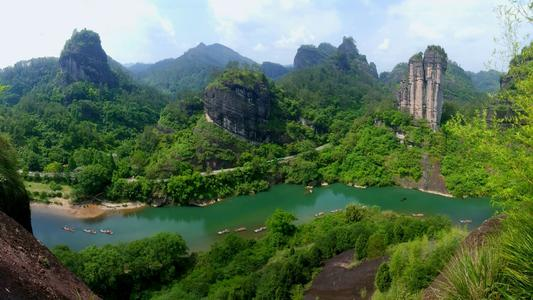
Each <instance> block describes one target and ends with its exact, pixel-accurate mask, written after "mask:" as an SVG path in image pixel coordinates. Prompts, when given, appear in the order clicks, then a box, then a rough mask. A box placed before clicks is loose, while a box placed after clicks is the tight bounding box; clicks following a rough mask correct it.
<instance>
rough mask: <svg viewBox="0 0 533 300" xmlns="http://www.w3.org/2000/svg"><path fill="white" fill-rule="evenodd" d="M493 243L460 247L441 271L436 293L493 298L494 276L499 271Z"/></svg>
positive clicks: (442, 295) (452, 296)
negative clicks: (476, 247) (441, 277)
mask: <svg viewBox="0 0 533 300" xmlns="http://www.w3.org/2000/svg"><path fill="white" fill-rule="evenodd" d="M497 252H498V251H497V248H496V247H494V246H492V245H491V246H489V245H485V246H482V247H480V248H478V249H474V250H462V251H461V252H460V254H459V255H457V256H454V257H453V258H452V259H451V261H450V263H449V264H448V266H447V268H446V269H445V271H444V273H443V274H444V280H443V281H441V282H440V284H439V286H438V291H437V293H438V294H439V297H440V298H442V299H457V300H459V299H494V296H495V295H496V293H497V288H496V282H495V277H496V276H497V274H498V273H499V272H501V267H500V266H501V260H500V257H499V255H498V253H497Z"/></svg>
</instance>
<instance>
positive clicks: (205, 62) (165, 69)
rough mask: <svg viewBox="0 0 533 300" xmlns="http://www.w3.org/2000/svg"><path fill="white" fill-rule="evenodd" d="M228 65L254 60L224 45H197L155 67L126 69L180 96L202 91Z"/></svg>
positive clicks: (154, 65) (131, 67)
mask: <svg viewBox="0 0 533 300" xmlns="http://www.w3.org/2000/svg"><path fill="white" fill-rule="evenodd" d="M230 62H237V63H239V64H241V65H256V63H255V62H254V61H253V60H251V59H249V58H246V57H244V56H242V55H240V54H239V53H237V52H235V51H233V50H232V49H230V48H228V47H226V46H224V45H221V44H212V45H205V44H203V43H200V44H199V45H198V46H196V47H194V48H192V49H189V50H188V51H187V52H185V53H184V54H183V55H182V56H180V57H178V58H175V59H165V60H162V61H159V62H157V63H155V64H135V65H132V66H130V67H129V68H128V69H129V70H130V71H131V72H132V73H133V74H134V77H135V78H137V79H139V80H140V81H141V82H144V83H147V84H149V85H151V86H154V87H157V88H160V89H162V90H164V91H167V92H170V93H179V92H185V91H200V90H202V89H203V88H204V87H206V86H207V84H208V83H209V82H210V81H211V80H212V79H213V77H214V75H215V74H216V73H218V72H220V71H222V70H223V69H224V67H226V65H227V64H228V63H230Z"/></svg>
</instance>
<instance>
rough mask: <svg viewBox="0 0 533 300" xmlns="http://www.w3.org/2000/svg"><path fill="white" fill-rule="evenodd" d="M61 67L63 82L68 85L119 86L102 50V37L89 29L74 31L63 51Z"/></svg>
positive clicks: (60, 61)
mask: <svg viewBox="0 0 533 300" xmlns="http://www.w3.org/2000/svg"><path fill="white" fill-rule="evenodd" d="M59 66H60V68H61V77H62V80H63V81H64V82H65V83H67V84H69V83H72V82H75V81H88V82H92V83H95V84H105V85H108V86H111V87H113V86H116V85H117V84H118V79H117V76H116V74H115V73H114V72H113V71H111V68H110V66H109V64H108V60H107V55H106V53H105V51H104V49H102V45H101V42H100V36H99V35H98V34H97V33H96V32H93V31H90V30H87V29H83V30H81V31H77V30H74V32H73V33H72V37H71V38H70V39H69V40H68V41H67V42H66V43H65V46H64V48H63V51H61V56H60V57H59Z"/></svg>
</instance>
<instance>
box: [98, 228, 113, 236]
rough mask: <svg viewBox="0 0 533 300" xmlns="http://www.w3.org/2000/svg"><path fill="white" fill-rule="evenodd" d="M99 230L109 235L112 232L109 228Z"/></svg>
mask: <svg viewBox="0 0 533 300" xmlns="http://www.w3.org/2000/svg"><path fill="white" fill-rule="evenodd" d="M100 232H101V233H104V234H109V235H111V234H113V231H111V230H110V229H100Z"/></svg>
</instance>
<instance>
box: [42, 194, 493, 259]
mask: <svg viewBox="0 0 533 300" xmlns="http://www.w3.org/2000/svg"><path fill="white" fill-rule="evenodd" d="M348 203H360V204H363V205H369V206H371V205H377V206H380V207H381V208H382V209H383V210H394V211H398V212H402V213H409V214H411V213H423V214H426V215H434V214H443V215H447V216H449V217H450V218H451V219H452V220H453V221H454V222H456V223H458V222H459V220H460V219H470V220H472V224H470V226H472V227H474V226H478V225H479V224H480V223H481V222H482V221H483V220H485V219H486V218H488V217H489V216H490V215H492V213H493V209H492V208H491V207H490V205H489V202H488V200H486V199H452V198H446V197H443V196H439V195H432V194H427V193H422V192H419V191H415V190H407V189H401V188H396V187H386V188H368V189H356V188H351V187H347V186H345V185H341V184H334V185H331V186H328V187H325V188H315V189H314V190H313V192H312V193H306V192H305V190H304V188H303V187H302V186H295V185H278V186H275V187H273V188H272V189H270V190H269V191H267V192H264V193H259V194H257V195H254V196H241V197H235V198H232V199H227V200H224V201H222V202H220V203H217V204H215V205H212V206H208V207H203V208H201V207H163V208H151V207H150V208H146V209H144V210H141V211H135V212H130V213H128V214H114V215H111V216H108V217H106V218H101V219H92V220H77V219H73V218H69V217H65V216H59V215H52V214H49V213H46V212H43V211H40V210H39V211H34V212H32V223H33V228H34V233H35V235H36V236H37V238H38V239H40V240H41V241H43V242H44V243H45V244H46V245H47V246H49V247H50V246H55V245H58V244H66V245H68V246H70V247H72V248H74V249H81V248H84V247H86V246H89V245H103V244H107V243H118V242H126V241H132V240H135V239H140V238H143V237H147V236H151V235H153V234H156V233H158V232H162V231H169V232H177V233H179V234H181V235H182V236H183V238H184V239H185V240H186V241H187V244H188V245H189V247H190V248H191V249H193V250H202V249H206V248H207V247H209V245H210V244H212V243H213V242H214V241H215V240H217V239H219V238H220V237H219V236H218V235H217V234H216V232H217V231H219V230H222V229H225V228H228V229H234V228H237V227H242V226H244V227H247V228H248V232H247V233H243V234H245V235H247V236H254V234H253V233H250V230H251V229H253V228H255V227H259V226H261V225H262V224H263V223H264V222H265V220H266V219H267V218H268V216H270V215H271V214H272V213H273V212H274V210H275V209H276V208H281V209H284V210H286V211H289V212H291V213H293V214H294V215H295V216H296V217H297V218H298V222H299V223H301V222H305V221H307V220H309V219H312V218H313V216H314V215H315V214H316V213H318V212H329V211H331V210H335V209H338V208H344V207H345V206H346V205H347V204H348ZM66 224H68V225H71V226H74V227H76V228H77V231H76V232H74V233H69V232H65V231H63V230H61V228H62V227H63V226H64V225H66ZM83 228H94V229H101V228H109V229H111V230H113V232H114V235H112V236H109V235H105V234H95V235H91V234H86V233H84V232H82V229H83Z"/></svg>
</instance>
